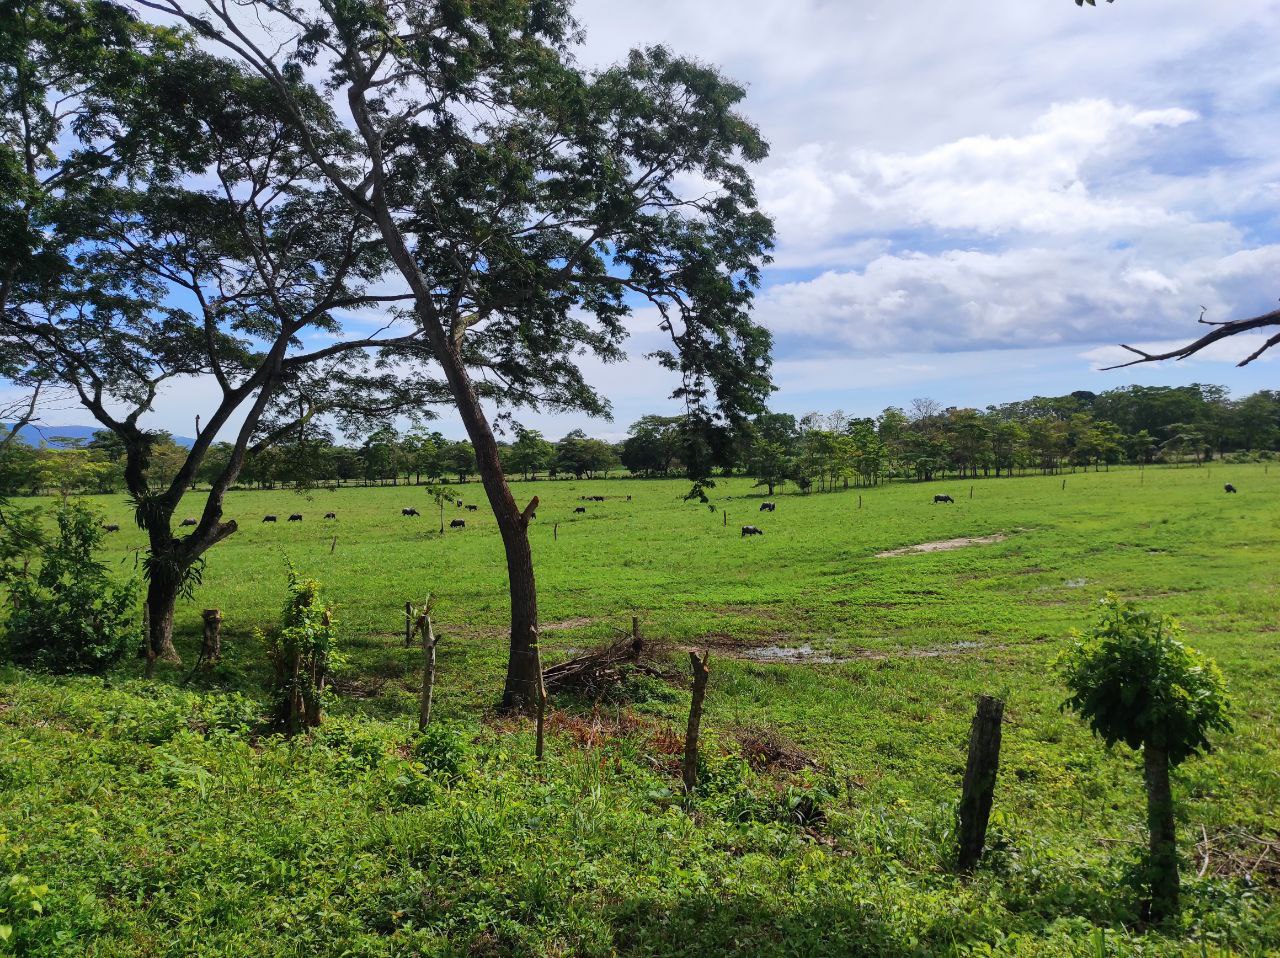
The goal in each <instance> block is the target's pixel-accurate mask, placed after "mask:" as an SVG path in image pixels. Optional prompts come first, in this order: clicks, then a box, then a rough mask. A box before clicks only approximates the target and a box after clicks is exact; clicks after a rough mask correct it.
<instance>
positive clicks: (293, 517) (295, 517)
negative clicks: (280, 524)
mask: <svg viewBox="0 0 1280 958" xmlns="http://www.w3.org/2000/svg"><path fill="white" fill-rule="evenodd" d="M289 521H290V522H301V521H302V513H301V512H295V513H294V514H293V515H291V516H290V517H289Z"/></svg>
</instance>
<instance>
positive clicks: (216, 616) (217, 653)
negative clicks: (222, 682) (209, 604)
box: [199, 609, 222, 669]
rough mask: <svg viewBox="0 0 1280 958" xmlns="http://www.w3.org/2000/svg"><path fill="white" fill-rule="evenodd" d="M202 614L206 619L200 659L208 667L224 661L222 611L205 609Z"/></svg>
mask: <svg viewBox="0 0 1280 958" xmlns="http://www.w3.org/2000/svg"><path fill="white" fill-rule="evenodd" d="M200 616H201V618H203V619H204V636H203V638H202V639H201V640H200V659H199V661H200V662H201V663H203V665H204V667H205V668H206V669H207V668H209V667H210V666H213V665H217V664H218V663H219V662H221V661H222V611H221V610H220V609H204V610H203V611H202V612H201V613H200Z"/></svg>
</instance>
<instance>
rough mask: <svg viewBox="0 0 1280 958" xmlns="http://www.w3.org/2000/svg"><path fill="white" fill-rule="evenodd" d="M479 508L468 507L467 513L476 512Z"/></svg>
mask: <svg viewBox="0 0 1280 958" xmlns="http://www.w3.org/2000/svg"><path fill="white" fill-rule="evenodd" d="M479 508H480V507H479V506H467V512H475V511H476V510H477V509H479Z"/></svg>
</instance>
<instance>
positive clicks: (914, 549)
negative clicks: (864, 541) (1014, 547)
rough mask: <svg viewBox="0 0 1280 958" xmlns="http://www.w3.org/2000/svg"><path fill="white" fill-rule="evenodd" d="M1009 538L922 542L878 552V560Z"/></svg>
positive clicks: (995, 536)
mask: <svg viewBox="0 0 1280 958" xmlns="http://www.w3.org/2000/svg"><path fill="white" fill-rule="evenodd" d="M1007 538H1009V537H1008V536H1006V535H1005V534H1004V533H1002V532H998V533H996V534H995V535H992V536H967V537H965V538H962V539H943V540H941V541H939V542H920V543H917V544H916V545H913V546H903V547H902V548H901V549H890V550H889V551H888V552H877V553H876V558H877V559H889V558H892V557H894V556H909V555H917V554H919V553H922V552H950V551H951V550H952V549H963V548H964V547H965V546H985V545H990V544H991V543H993V542H1004V540H1005V539H1007Z"/></svg>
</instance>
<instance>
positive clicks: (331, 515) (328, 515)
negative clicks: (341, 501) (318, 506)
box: [324, 512, 338, 519]
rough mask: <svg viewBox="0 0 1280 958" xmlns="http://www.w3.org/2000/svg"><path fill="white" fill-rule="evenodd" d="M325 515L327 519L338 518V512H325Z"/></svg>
mask: <svg viewBox="0 0 1280 958" xmlns="http://www.w3.org/2000/svg"><path fill="white" fill-rule="evenodd" d="M324 517H325V518H326V519H336V518H338V514H337V513H336V512H326V513H325V514H324Z"/></svg>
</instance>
